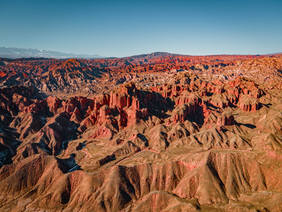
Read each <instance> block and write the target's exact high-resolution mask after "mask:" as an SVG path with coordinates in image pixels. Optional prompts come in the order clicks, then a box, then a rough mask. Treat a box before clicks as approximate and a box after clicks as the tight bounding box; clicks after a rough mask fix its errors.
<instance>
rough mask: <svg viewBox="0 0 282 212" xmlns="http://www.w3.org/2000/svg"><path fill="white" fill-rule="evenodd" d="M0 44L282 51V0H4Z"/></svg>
mask: <svg viewBox="0 0 282 212" xmlns="http://www.w3.org/2000/svg"><path fill="white" fill-rule="evenodd" d="M0 5H1V7H0V46H3V47H19V48H37V49H45V50H54V51H60V52H68V53H86V54H99V55H102V56H117V57H121V56H129V55H135V54H143V53H151V52H155V51H166V52H171V53H180V54H190V55H207V54H208V55H209V54H267V53H276V52H282V12H281V11H282V0H244V1H241V0H237V1H235V0H234V1H231V0H225V1H222V0H221V1H220V0H171V1H168V0H142V1H138V0H131V1H129V0H100V1H95V0H92V1H91V0H1V2H0Z"/></svg>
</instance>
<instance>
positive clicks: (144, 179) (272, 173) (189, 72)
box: [0, 53, 282, 211]
mask: <svg viewBox="0 0 282 212" xmlns="http://www.w3.org/2000/svg"><path fill="white" fill-rule="evenodd" d="M281 58H282V57H281V55H275V56H259V57H258V56H205V57H191V56H180V55H172V54H165V53H155V54H150V55H142V56H135V57H132V58H131V57H129V58H120V59H99V60H78V59H70V60H55V59H42V60H27V59H21V60H9V61H6V60H5V59H0V85H1V88H0V189H1V192H0V210H1V211H37V210H39V211H199V210H203V211H211V210H213V211H281V210H282V207H281V204H279V203H280V202H281V199H282V182H281V177H280V176H281V175H282V169H281V163H282V151H281V147H282V143H281V139H282V134H281V131H282V114H281V110H282V103H281V102H282V92H281V90H282V84H281V65H282V62H281V61H282V60H281Z"/></svg>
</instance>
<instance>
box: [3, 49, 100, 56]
mask: <svg viewBox="0 0 282 212" xmlns="http://www.w3.org/2000/svg"><path fill="white" fill-rule="evenodd" d="M0 57H2V58H11V59H15V58H28V57H44V58H57V59H65V58H87V59H89V58H102V56H100V55H96V54H95V55H88V54H73V53H62V52H56V51H48V50H39V49H30V48H28V49H25V48H6V47H0Z"/></svg>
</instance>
